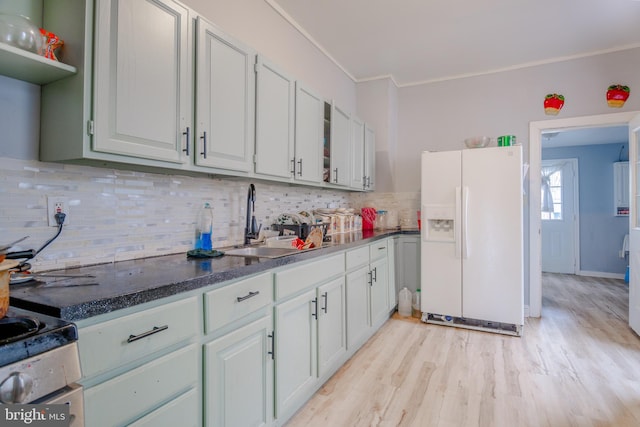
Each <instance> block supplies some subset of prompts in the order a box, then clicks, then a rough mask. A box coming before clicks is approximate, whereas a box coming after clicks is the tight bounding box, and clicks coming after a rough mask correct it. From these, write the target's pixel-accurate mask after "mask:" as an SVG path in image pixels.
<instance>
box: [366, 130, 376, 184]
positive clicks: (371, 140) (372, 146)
mask: <svg viewBox="0 0 640 427" xmlns="http://www.w3.org/2000/svg"><path fill="white" fill-rule="evenodd" d="M375 177H376V134H375V131H374V130H373V128H371V127H370V126H368V125H366V124H365V126H364V185H365V187H364V188H365V189H366V190H367V191H373V190H375V189H376V183H375Z"/></svg>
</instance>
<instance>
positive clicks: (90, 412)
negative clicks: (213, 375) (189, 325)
mask: <svg viewBox="0 0 640 427" xmlns="http://www.w3.org/2000/svg"><path fill="white" fill-rule="evenodd" d="M198 366H199V358H198V347H197V345H196V344H191V345H189V346H187V347H185V348H183V349H180V350H176V351H174V352H172V353H169V354H168V355H165V356H162V357H160V358H158V359H156V360H153V361H151V362H149V363H146V364H144V365H142V366H139V367H137V368H135V369H132V370H131V371H129V372H126V373H124V374H122V375H118V376H116V377H114V378H112V379H110V380H108V381H105V382H103V383H100V384H98V385H95V386H93V387H88V388H86V389H85V390H84V414H85V425H87V426H92V427H93V426H96V427H99V426H116V425H125V424H129V423H131V422H133V421H135V420H137V419H138V418H142V416H146V415H147V414H150V413H152V412H153V411H155V410H161V409H162V408H164V407H165V405H172V402H173V400H174V399H176V398H179V397H180V396H181V395H182V394H184V393H186V392H189V391H191V390H194V389H195V390H198V389H199V387H198V384H199V383H200V378H199V376H200V369H199V368H198ZM198 393H199V391H198ZM196 407H198V406H197V405H196ZM188 419H189V416H187V417H186V419H185V420H184V423H182V422H181V423H180V425H198V424H197V422H196V423H195V424H189V422H188ZM193 421H196V419H195V417H193ZM197 421H198V422H199V417H198V420H197ZM142 425H144V424H142ZM162 425H171V424H162Z"/></svg>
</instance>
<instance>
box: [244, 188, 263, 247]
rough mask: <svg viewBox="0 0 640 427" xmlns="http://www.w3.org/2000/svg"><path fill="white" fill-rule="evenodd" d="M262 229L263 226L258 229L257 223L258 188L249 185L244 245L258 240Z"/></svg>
mask: <svg viewBox="0 0 640 427" xmlns="http://www.w3.org/2000/svg"><path fill="white" fill-rule="evenodd" d="M260 229H262V224H260V227H258V224H257V222H256V187H255V186H254V185H253V184H249V191H248V192H247V222H246V225H245V227H244V244H245V245H247V244H249V242H250V240H251V239H257V238H258V235H259V234H260Z"/></svg>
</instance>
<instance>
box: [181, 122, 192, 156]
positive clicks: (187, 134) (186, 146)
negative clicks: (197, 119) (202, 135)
mask: <svg viewBox="0 0 640 427" xmlns="http://www.w3.org/2000/svg"><path fill="white" fill-rule="evenodd" d="M182 134H183V135H184V136H185V137H186V138H185V142H184V148H183V149H182V151H184V153H185V154H186V155H187V156H188V155H189V144H190V143H191V129H189V126H187V130H186V131H184V132H182Z"/></svg>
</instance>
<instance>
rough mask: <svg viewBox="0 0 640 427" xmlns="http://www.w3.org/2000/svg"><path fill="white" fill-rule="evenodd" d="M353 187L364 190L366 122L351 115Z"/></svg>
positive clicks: (351, 184) (351, 183)
mask: <svg viewBox="0 0 640 427" xmlns="http://www.w3.org/2000/svg"><path fill="white" fill-rule="evenodd" d="M349 185H350V186H351V188H354V189H358V190H364V189H366V181H365V174H364V122H363V121H362V120H360V119H358V118H357V117H355V116H351V182H350V184H349Z"/></svg>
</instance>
